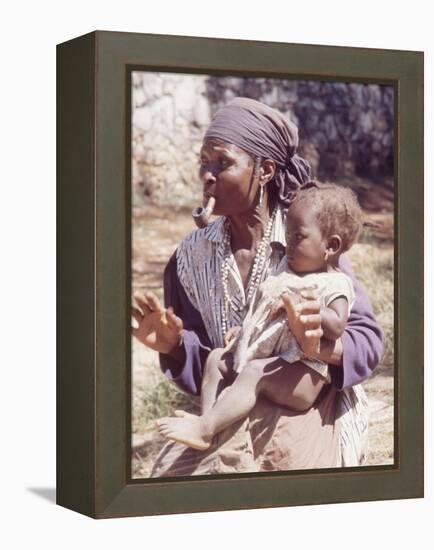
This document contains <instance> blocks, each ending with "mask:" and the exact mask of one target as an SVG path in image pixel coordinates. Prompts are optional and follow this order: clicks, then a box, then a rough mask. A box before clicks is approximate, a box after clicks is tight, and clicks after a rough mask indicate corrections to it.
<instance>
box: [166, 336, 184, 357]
mask: <svg viewBox="0 0 434 550" xmlns="http://www.w3.org/2000/svg"><path fill="white" fill-rule="evenodd" d="M167 355H170V357H172V358H173V359H175V360H176V361H179V362H184V361H185V348H184V333H183V332H181V333H180V334H179V338H178V341H177V342H175V344H174V345H173V346H172V348H171V349H170V350H169V351H168V352H167Z"/></svg>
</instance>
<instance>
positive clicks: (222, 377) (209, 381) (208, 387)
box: [201, 348, 233, 414]
mask: <svg viewBox="0 0 434 550" xmlns="http://www.w3.org/2000/svg"><path fill="white" fill-rule="evenodd" d="M231 366H232V354H230V353H228V352H225V349H224V348H217V349H215V350H213V351H212V352H211V353H210V354H209V355H208V358H207V360H206V363H205V369H204V373H203V378H202V388H201V407H202V414H204V413H205V412H206V411H208V410H209V409H210V408H211V407H212V406H213V405H214V403H215V401H216V399H217V396H218V395H219V393H220V392H221V391H222V389H223V388H224V387H225V386H227V385H228V384H229V383H231V382H232V380H233V374H232V369H231Z"/></svg>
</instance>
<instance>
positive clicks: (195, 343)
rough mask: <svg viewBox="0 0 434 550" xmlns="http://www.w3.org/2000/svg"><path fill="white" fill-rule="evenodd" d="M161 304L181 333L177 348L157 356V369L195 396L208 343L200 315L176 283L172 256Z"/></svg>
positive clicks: (174, 257) (199, 386)
mask: <svg viewBox="0 0 434 550" xmlns="http://www.w3.org/2000/svg"><path fill="white" fill-rule="evenodd" d="M164 303H165V306H166V307H171V308H173V311H174V313H175V315H176V316H177V317H179V318H180V319H182V321H183V324H184V329H183V331H182V342H181V345H180V346H178V347H177V348H176V349H172V351H171V352H170V354H165V353H160V366H161V369H162V371H163V372H164V374H165V375H166V376H167V377H168V378H170V379H171V380H173V381H174V382H176V383H177V384H178V385H179V387H180V388H182V389H183V390H184V391H187V392H188V393H191V394H193V395H199V394H200V388H201V383H202V373H203V368H204V366H205V362H206V358H207V357H208V354H209V352H210V351H211V343H210V341H209V338H208V335H207V332H206V330H205V326H204V324H203V320H202V317H201V315H200V313H199V312H198V311H197V309H196V308H194V307H193V306H192V304H191V302H190V300H189V299H188V297H187V295H186V293H185V290H184V289H183V287H182V284H181V283H180V281H179V279H178V275H177V266H176V252H175V253H174V254H173V255H172V257H171V258H170V260H169V262H168V264H167V266H166V269H165V271H164Z"/></svg>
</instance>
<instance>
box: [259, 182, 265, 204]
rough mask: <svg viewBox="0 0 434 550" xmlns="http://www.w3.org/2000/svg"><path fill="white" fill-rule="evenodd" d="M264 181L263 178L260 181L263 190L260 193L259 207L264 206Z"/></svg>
mask: <svg viewBox="0 0 434 550" xmlns="http://www.w3.org/2000/svg"><path fill="white" fill-rule="evenodd" d="M263 181H264V179H263V178H261V179H260V180H259V187H260V188H261V190H260V192H259V206H261V205H262V199H263V198H264V187H265V183H262V182H263Z"/></svg>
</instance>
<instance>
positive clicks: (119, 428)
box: [57, 31, 423, 518]
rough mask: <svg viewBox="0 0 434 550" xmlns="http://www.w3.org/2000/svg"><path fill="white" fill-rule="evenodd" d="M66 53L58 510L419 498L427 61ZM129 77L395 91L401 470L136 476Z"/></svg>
mask: <svg viewBox="0 0 434 550" xmlns="http://www.w3.org/2000/svg"><path fill="white" fill-rule="evenodd" d="M57 53H58V56H57V59H58V76H57V88H58V96H57V97H58V105H57V112H58V170H57V178H58V367H57V392H58V394H57V395H58V401H57V426H58V430H57V459H58V472H57V502H58V504H60V505H62V506H65V507H67V508H70V509H73V510H76V511H78V512H80V513H83V514H86V515H89V516H91V517H95V518H106V517H119V516H135V515H152V514H169V513H179V512H197V511H211V510H229V509H240V508H260V507H270V506H271V507H272V506H289V505H304V504H319V503H333V502H352V501H366V500H380V499H398V498H413V497H421V496H423V290H422V289H423V53H421V52H408V51H390V50H373V49H361V48H342V47H330V46H308V45H299V44H281V43H267V42H252V41H238V40H220V39H206V38H192V37H176V36H160V35H145V34H133V33H115V32H100V31H97V32H94V33H91V34H88V35H85V36H82V37H79V38H76V39H74V40H71V41H68V42H65V43H63V44H60V45H59V46H58V51H57ZM132 68H143V69H149V70H154V71H170V70H172V71H177V72H187V73H205V74H239V75H245V76H247V75H254V76H274V77H285V76H287V77H288V78H294V77H297V78H306V79H307V78H316V79H318V78H321V79H328V80H335V81H336V80H346V81H359V82H379V83H388V84H392V85H393V86H394V87H395V92H396V95H395V97H396V100H395V105H396V130H397V131H396V143H395V160H396V175H395V186H396V197H397V200H396V210H395V216H396V221H397V222H398V223H397V224H396V226H397V227H396V230H395V231H396V237H397V238H396V251H395V258H396V265H395V283H396V284H395V312H396V321H397V323H396V329H395V347H396V352H397V354H396V357H397V366H396V370H395V374H396V376H395V381H396V386H395V412H396V415H395V427H396V430H395V449H396V451H397V452H396V457H397V458H396V459H395V460H396V461H395V464H394V465H393V466H384V467H380V466H377V467H363V468H356V469H345V468H344V469H335V470H316V471H313V470H312V471H307V472H276V473H272V474H244V475H230V476H202V477H198V478H196V477H194V478H182V479H172V480H169V479H164V480H161V479H158V480H157V479H150V480H141V481H140V482H137V481H135V480H134V481H132V480H131V479H129V471H130V464H129V461H130V456H131V455H130V440H129V434H130V428H129V426H130V410H129V405H130V382H131V374H130V336H129V328H128V327H129V325H130V321H129V303H130V248H129V246H130V220H131V214H130V189H129V188H130V186H129V184H128V179H127V177H128V173H129V168H130V166H129V165H130V155H129V153H130V144H129V141H130V140H129V135H128V129H129V115H130V97H129V87H128V76H129V74H130V71H131V70H132Z"/></svg>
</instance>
